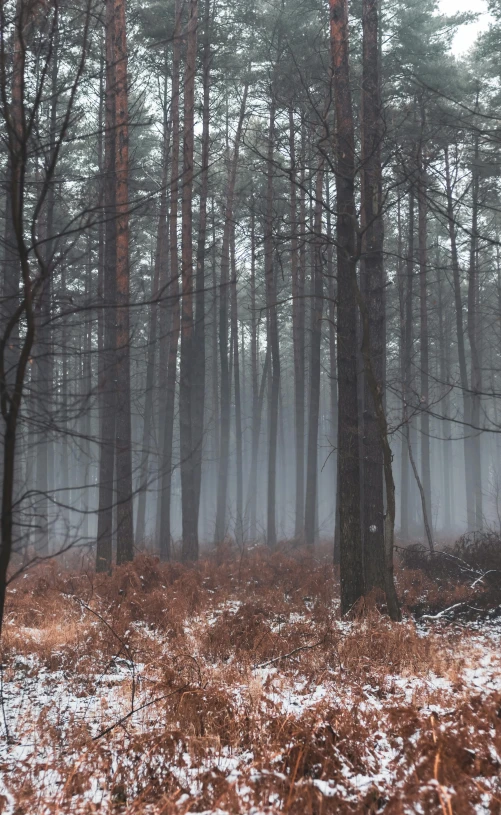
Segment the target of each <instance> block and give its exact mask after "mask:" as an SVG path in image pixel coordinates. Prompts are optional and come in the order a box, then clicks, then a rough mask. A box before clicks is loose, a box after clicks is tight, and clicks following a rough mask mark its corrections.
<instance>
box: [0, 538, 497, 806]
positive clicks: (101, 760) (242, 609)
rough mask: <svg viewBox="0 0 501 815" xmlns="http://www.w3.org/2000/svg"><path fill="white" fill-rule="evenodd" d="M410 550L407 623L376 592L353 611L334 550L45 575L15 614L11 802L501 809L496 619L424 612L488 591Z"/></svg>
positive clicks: (8, 729) (7, 708)
mask: <svg viewBox="0 0 501 815" xmlns="http://www.w3.org/2000/svg"><path fill="white" fill-rule="evenodd" d="M412 556H413V555H412V553H411V554H410V555H409V556H408V557H409V558H411V562H410V563H409V562H408V565H407V566H406V567H405V568H400V569H398V570H397V579H398V585H399V593H400V595H401V597H402V598H403V601H404V612H405V613H404V621H403V622H402V623H400V624H395V623H391V622H390V621H389V620H388V619H387V617H386V616H385V614H384V607H382V606H380V605H379V604H378V598H377V597H374V598H371V599H370V601H369V602H368V603H367V604H366V606H365V609H364V613H363V615H361V616H360V617H359V618H357V619H352V620H341V619H340V617H339V610H338V599H337V598H338V581H337V575H336V572H335V569H334V567H333V566H332V564H331V562H330V558H329V557H328V556H327V555H325V557H324V556H323V554H322V552H320V553H318V552H316V553H315V557H313V556H312V554H311V553H308V552H306V553H305V552H303V551H301V550H295V551H289V552H285V551H281V552H276V553H269V552H268V551H266V550H262V549H257V550H254V551H252V552H251V553H247V554H242V553H234V552H232V551H231V550H229V549H227V550H224V551H222V550H219V551H218V552H216V553H215V554H214V555H212V556H207V557H204V558H203V559H202V560H201V561H200V562H199V563H198V564H197V565H196V566H193V567H184V566H182V565H181V564H179V563H170V564H161V563H159V561H158V560H157V559H155V558H153V557H150V556H147V555H141V556H140V557H138V558H137V559H136V561H135V562H134V564H131V565H128V566H123V567H121V568H118V569H116V570H115V572H114V573H113V575H112V576H107V575H97V574H96V573H95V572H94V571H93V570H92V569H91V568H89V569H87V570H86V569H80V570H78V571H77V570H70V569H64V568H62V567H61V565H60V564H57V563H49V564H46V565H44V566H40V567H38V568H36V569H34V570H33V571H31V572H29V573H28V574H27V575H25V576H24V577H23V578H21V579H20V580H18V581H17V582H16V583H15V584H14V585H13V587H12V589H11V591H10V593H9V599H8V607H7V611H6V620H7V622H6V626H5V633H4V637H3V645H2V648H3V653H2V662H3V666H4V667H3V674H2V688H3V699H4V710H3V731H4V733H3V737H2V738H3V745H2V752H1V766H0V771H1V779H2V785H1V787H0V793H1V794H0V812H5V813H9V812H12V813H13V814H14V813H15V815H24V813H26V815H27V814H28V813H30V815H31V813H37V815H38V813H40V815H43V813H61V814H62V813H72V814H74V815H77V814H78V813H85V815H87V813H89V815H90V813H96V812H100V813H108V812H110V813H112V812H123V813H127V815H139V813H155V815H156V814H157V813H158V815H160V813H164V814H165V815H170V813H187V812H204V811H205V812H214V813H215V812H224V813H226V812H227V813H243V812H249V813H251V812H252V813H255V815H257V813H266V812H267V813H275V812H277V813H278V812H287V813H291V815H295V813H297V814H298V815H299V813H301V815H302V814H303V813H312V815H313V814H314V815H317V813H318V815H320V813H341V815H343V813H359V812H360V813H362V812H365V813H370V812H373V813H375V812H383V811H384V812H385V813H390V815H393V813H395V814H396V813H402V815H403V813H410V812H416V813H417V812H424V813H434V812H437V813H445V814H446V815H451V813H457V815H462V813H470V812H480V811H482V812H486V813H489V812H490V813H494V812H500V811H501V810H500V809H499V806H500V802H501V786H500V784H499V769H500V764H501V759H499V756H500V755H501V719H500V716H501V695H500V693H499V691H498V688H497V685H495V683H494V685H492V683H491V684H490V685H489V682H490V679H489V677H490V676H491V674H492V675H494V674H495V673H496V672H497V673H499V663H498V662H496V659H497V656H496V654H497V653H498V652H499V641H498V640H495V629H494V628H493V629H492V631H491V630H489V632H487V634H485V637H486V638H487V639H486V640H485V637H484V640H485V641H484V640H482V639H481V635H480V633H479V631H478V630H477V629H475V628H470V629H467V628H465V627H464V626H459V625H456V624H447V623H445V622H443V620H441V619H440V620H439V621H438V622H436V623H435V622H433V621H431V620H430V621H429V622H428V624H427V625H428V627H427V628H424V626H423V625H421V624H420V625H417V624H416V621H415V619H414V618H413V617H412V616H411V614H410V610H412V609H415V608H416V607H419V609H420V613H421V614H422V615H423V616H426V614H425V612H428V616H433V614H434V613H436V609H437V608H441V609H446V608H447V607H448V606H451V605H454V604H456V603H463V602H464V603H465V604H466V605H468V604H472V603H473V602H474V601H475V602H477V605H478V600H479V597H480V596H482V597H483V594H484V593H485V591H487V589H485V586H483V584H482V582H481V581H478V582H477V585H476V586H474V588H473V589H472V588H471V584H472V583H473V582H474V579H470V580H469V581H468V580H463V579H461V580H458V579H456V578H455V577H454V579H453V577H452V576H451V575H450V574H449V573H447V574H445V575H444V574H443V573H442V572H440V573H439V574H438V575H437V574H436V573H434V572H433V569H432V568H431V566H430V567H429V566H428V564H427V563H424V564H423V563H421V562H419V563H418V562H412ZM417 557H419V553H418V556H417ZM411 567H412V568H411ZM488 590H489V591H490V590H491V589H490V588H489V589H488ZM473 595H474V596H473ZM482 636H484V635H482ZM493 638H494V639H493ZM485 642H487V643H491V646H492V647H491V648H490V651H489V653H488V654H487V656H486V652H485V647H486V646H485ZM486 659H487V660H488V662H487V663H485V666H484V667H485V672H486V673H485V675H486V677H487V679H488V682H487V685H486V686H485V688H483V689H482V688H481V687H480V686H479V688H478V689H477V690H476V686H475V684H474V683H473V684H472V682H473V680H471V679H469V677H471V676H472V671H474V670H475V666H476V665H477V664H482V665H483V664H484V662H485V660H486ZM482 660H483V661H484V662H482ZM479 676H480V675H479ZM482 676H483V675H482ZM482 681H484V679H482ZM486 681H487V680H486ZM486 688H487V689H486ZM1 719H2V715H1V714H0V721H1ZM481 806H485V809H483V810H481V809H478V807H481ZM475 807H477V809H476V808H475Z"/></svg>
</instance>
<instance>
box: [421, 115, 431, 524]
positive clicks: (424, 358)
mask: <svg viewBox="0 0 501 815" xmlns="http://www.w3.org/2000/svg"><path fill="white" fill-rule="evenodd" d="M423 119H424V113H423ZM422 153H423V144H422V142H421V144H420V147H419V151H418V222H419V223H418V234H419V304H420V368H421V385H420V391H421V393H420V402H421V406H420V412H421V423H420V430H421V481H422V484H423V493H424V500H425V503H426V509H427V514H428V522H429V524H430V528H431V530H432V535H433V526H432V518H431V509H432V507H431V466H430V414H429V412H428V411H429V402H430V390H429V353H430V350H429V343H430V339H429V333H428V289H427V287H428V247H427V240H428V226H427V209H428V207H427V201H426V188H427V179H426V176H427V172H426V162H425V160H424V159H423V155H422ZM423 523H424V520H423Z"/></svg>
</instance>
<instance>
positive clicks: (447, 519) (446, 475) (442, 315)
mask: <svg viewBox="0 0 501 815" xmlns="http://www.w3.org/2000/svg"><path fill="white" fill-rule="evenodd" d="M437 269H440V257H439V255H438V245H437ZM442 290H443V285H442V278H441V276H440V274H439V277H438V332H439V333H438V336H439V343H440V379H441V385H442V388H443V399H442V405H443V414H444V420H443V422H442V436H443V438H444V441H443V442H442V463H443V483H444V500H443V504H444V530H445V531H449V530H450V529H451V525H452V518H451V472H452V462H451V423H450V421H449V414H450V387H449V378H450V353H449V331H448V327H447V315H446V309H445V306H444V300H443V291H442Z"/></svg>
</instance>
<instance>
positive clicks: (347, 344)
mask: <svg viewBox="0 0 501 815" xmlns="http://www.w3.org/2000/svg"><path fill="white" fill-rule="evenodd" d="M330 12H331V27H330V36H331V49H332V59H333V80H334V93H335V111H336V127H337V157H336V158H337V166H336V191H337V219H336V232H337V280H338V320H337V341H338V393H339V429H338V483H339V525H340V530H339V533H340V534H339V537H340V541H339V543H340V569H341V611H342V613H343V614H344V613H346V612H347V611H349V610H350V609H351V608H352V606H353V605H354V604H355V603H356V602H357V600H359V599H360V597H362V596H363V594H364V573H363V557H362V534H361V523H360V464H359V450H358V388H357V384H358V376H357V301H356V287H357V279H356V241H355V227H356V222H355V218H356V216H355V186H354V178H355V154H354V143H355V138H354V127H353V109H352V100H351V89H350V69H349V53H348V42H349V39H348V37H349V35H348V9H347V3H346V0H330Z"/></svg>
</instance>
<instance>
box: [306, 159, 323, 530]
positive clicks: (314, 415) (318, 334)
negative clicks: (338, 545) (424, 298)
mask: <svg viewBox="0 0 501 815" xmlns="http://www.w3.org/2000/svg"><path fill="white" fill-rule="evenodd" d="M323 174H324V161H323V158H322V159H320V162H319V166H318V169H317V178H316V185H315V208H314V227H313V228H314V242H315V243H314V249H315V252H314V263H313V269H312V275H313V285H312V298H311V340H310V400H309V411H308V414H309V415H308V453H307V467H306V501H305V511H304V541H305V543H306V544H308V545H309V546H313V544H314V542H315V531H316V523H315V518H316V508H317V489H318V485H317V481H318V420H319V415H320V370H321V361H320V352H321V343H322V316H323V295H324V291H323V264H322V250H323V238H322V187H323Z"/></svg>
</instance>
